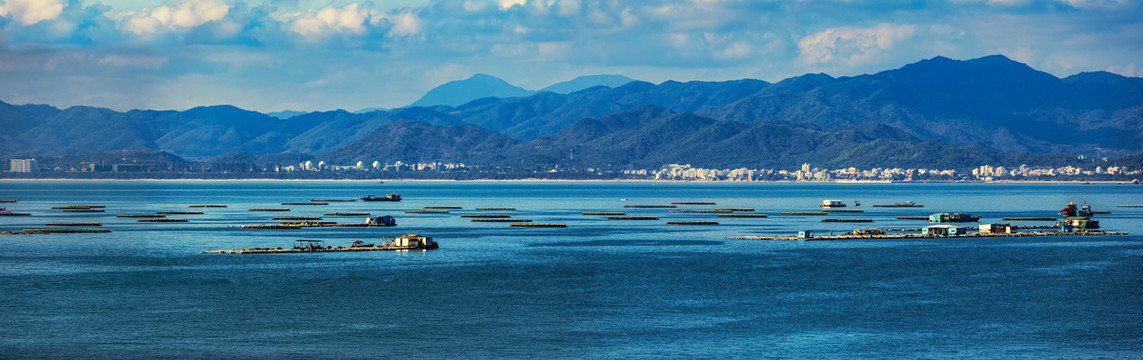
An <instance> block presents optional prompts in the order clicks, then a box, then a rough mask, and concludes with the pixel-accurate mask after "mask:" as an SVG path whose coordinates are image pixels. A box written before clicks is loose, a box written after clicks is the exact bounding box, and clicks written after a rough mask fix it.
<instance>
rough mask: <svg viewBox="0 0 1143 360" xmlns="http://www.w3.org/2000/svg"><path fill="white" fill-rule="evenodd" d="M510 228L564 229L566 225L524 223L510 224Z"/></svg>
mask: <svg viewBox="0 0 1143 360" xmlns="http://www.w3.org/2000/svg"><path fill="white" fill-rule="evenodd" d="M508 226H511V227H526V228H566V227H568V226H567V224H542V223H524V224H510V225H508Z"/></svg>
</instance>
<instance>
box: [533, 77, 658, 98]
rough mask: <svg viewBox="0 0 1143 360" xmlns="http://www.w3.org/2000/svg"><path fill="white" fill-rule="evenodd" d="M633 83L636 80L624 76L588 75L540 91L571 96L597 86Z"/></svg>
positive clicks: (617, 85)
mask: <svg viewBox="0 0 1143 360" xmlns="http://www.w3.org/2000/svg"><path fill="white" fill-rule="evenodd" d="M632 81H635V79H632V78H629V77H626V76H623V75H587V76H580V77H577V78H575V79H571V80H568V81H564V82H559V83H555V84H552V85H551V86H548V87H546V88H543V89H540V91H551V92H554V93H557V94H570V93H573V92H576V91H580V90H583V89H589V88H593V87H596V86H606V87H609V88H617V87H620V86H623V85H625V84H627V83H629V82H632Z"/></svg>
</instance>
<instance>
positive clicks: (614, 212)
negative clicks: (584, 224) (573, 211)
mask: <svg viewBox="0 0 1143 360" xmlns="http://www.w3.org/2000/svg"><path fill="white" fill-rule="evenodd" d="M581 214H582V215H588V216H592V215H605V216H623V215H627V213H624V212H617V211H589V212H584V213H581Z"/></svg>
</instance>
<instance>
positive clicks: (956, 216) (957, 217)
mask: <svg viewBox="0 0 1143 360" xmlns="http://www.w3.org/2000/svg"><path fill="white" fill-rule="evenodd" d="M979 220H980V215H976V216H972V215H969V214H965V213H962V212H960V211H957V212H951V213H937V214H932V215H929V222H940V223H944V222H977V221H979Z"/></svg>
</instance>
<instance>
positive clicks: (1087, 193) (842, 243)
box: [0, 181, 1143, 359]
mask: <svg viewBox="0 0 1143 360" xmlns="http://www.w3.org/2000/svg"><path fill="white" fill-rule="evenodd" d="M389 193H397V194H400V195H401V196H402V197H403V198H404V200H403V201H400V202H361V201H355V202H329V203H328V204H329V205H316V206H312V205H311V206H286V205H282V204H281V203H283V202H308V201H310V200H312V199H353V198H359V197H363V196H366V195H370V194H373V195H378V196H383V195H385V194H389ZM0 199H19V202H11V203H0V207H3V208H7V210H9V211H17V212H29V213H31V214H32V215H31V216H0V231H12V230H20V229H25V228H42V227H44V225H45V224H46V223H48V222H99V223H101V226H102V227H105V228H108V229H111V232H110V233H80V234H41V235H0V358H5V359H39V358H43V359H100V358H114V359H155V358H228V359H229V358H234V359H264V358H275V359H376V358H426V359H439V358H464V359H469V358H498V359H499V358H528V359H549V358H551V359H561V358H575V359H581V358H588V359H593V358H605V359H612V358H620V359H630V358H656V359H658V358H752V359H753V358H799V359H800V358H831V359H833V358H971V359H978V358H990V359H1006V358H1020V359H1029V358H1034V359H1051V358H1063V359H1089V358H1110V359H1130V358H1143V325H1141V324H1143V237H1141V236H1140V234H1143V208H1129V207H1118V205H1121V204H1143V186H1137V185H1130V184H1115V183H1100V184H1079V183H1064V184H1060V183H1018V184H993V183H888V184H886V183H847V184H841V183H707V182H704V183H686V182H497V181H473V182H459V181H458V182H454V181H437V182H412V181H410V182H405V181H384V182H383V183H382V182H378V181H4V182H0ZM827 199H831V200H841V201H843V202H845V203H846V204H847V205H848V207H847V209H861V210H863V212H861V213H831V214H829V215H824V216H822V215H810V216H794V215H781V213H782V212H790V211H818V210H820V208H819V206H818V205H819V204H821V202H822V200H827ZM904 201H914V202H916V203H917V204H923V205H924V207H922V208H875V207H872V205H874V204H892V203H899V202H904ZM672 202H713V203H715V205H694V204H681V205H677V208H673V209H669V208H629V207H626V206H627V205H668V204H671V203H672ZM854 202H860V204H861V205H860V206H854ZM1068 202H1075V203H1076V204H1080V205H1082V204H1083V203H1085V202H1086V203H1087V204H1089V205H1091V206H1092V207H1093V208H1094V209H1095V210H1108V211H1110V214H1098V215H1096V216H1095V217H1094V219H1095V220H1098V221H1099V222H1100V225H1101V226H1102V229H1103V230H1107V231H1123V232H1128V233H1129V234H1128V235H1104V236H1055V237H998V238H944V239H941V238H925V239H857V240H837V241H798V240H750V239H733V237H737V236H756V235H796V234H797V233H798V232H799V231H805V230H809V231H813V232H814V233H815V234H830V233H834V234H838V233H846V232H850V231H852V230H853V229H856V228H874V227H876V228H920V227H923V226H926V225H928V223H927V222H926V221H924V220H921V221H918V220H898V219H897V217H898V216H926V215H929V214H932V213H937V212H951V211H963V212H965V213H969V214H973V215H981V216H983V218H982V219H981V220H980V223H1001V222H1005V223H1012V224H1013V225H1051V224H1052V222H1050V221H1002V220H1001V219H1002V218H1003V217H1054V216H1056V215H1057V214H1058V212H1059V209H1061V208H1063V207H1064V206H1065V205H1066V204H1067V203H1068ZM195 204H212V205H213V204H218V205H226V207H225V208H190V207H189V206H190V205H195ZM68 205H104V206H105V208H103V209H104V210H105V211H104V212H90V213H74V212H63V211H62V210H58V209H57V210H53V209H52V207H59V206H68ZM437 206H451V207H460V209H452V210H449V213H447V214H417V213H406V211H407V210H421V209H424V208H425V207H437ZM255 208H289V209H290V211H289V212H260V211H250V209H255ZM477 208H514V210H477ZM725 208H734V209H738V212H740V213H761V214H767V215H768V217H765V218H760V217H752V218H726V217H718V216H717V213H712V212H671V211H670V210H713V209H725ZM191 210H200V211H203V214H201V215H168V217H177V218H185V219H188V221H187V222H184V223H141V222H137V219H135V218H119V217H117V215H119V214H154V213H156V212H158V211H191ZM331 212H368V213H370V214H371V215H373V216H380V215H392V216H394V217H395V218H396V219H397V223H398V225H397V226H395V227H339V228H333V227H324V228H303V229H278V230H252V229H242V228H239V227H235V225H251V224H270V223H276V222H277V221H274V220H272V219H271V218H272V217H274V216H323V217H324V220H336V221H338V222H362V221H363V220H364V217H363V216H356V217H353V216H350V217H331V216H325V215H324V214H325V213H331ZM583 212H624V213H625V214H626V215H628V216H654V217H657V218H658V219H657V220H608V219H607V217H606V216H598V215H595V216H593V215H583V214H582V213H583ZM464 214H507V215H510V216H512V217H513V218H521V219H530V220H532V222H533V223H561V224H566V225H567V227H566V228H513V227H509V225H508V224H506V223H479V222H472V221H470V219H469V218H464V217H461V215H464ZM823 218H864V219H870V220H873V222H872V223H826V222H821V220H822V219H823ZM667 221H717V222H718V224H717V225H670V224H667ZM971 225H976V224H971ZM408 233H417V234H422V235H426V236H430V237H432V238H434V240H435V241H436V242H437V243H439V244H440V249H438V250H428V251H404V252H393V251H376V252H352V253H344V252H342V253H308V254H258V255H255V254H245V255H243V254H206V253H203V251H206V250H218V249H237V248H276V247H290V246H292V245H291V244H292V243H293V241H294V240H302V239H306V240H322V241H324V242H325V244H327V245H330V246H335V247H336V246H348V245H349V244H350V243H352V242H353V241H355V240H363V241H366V242H369V243H373V242H381V241H384V240H383V239H382V238H384V237H392V236H398V235H403V234H408ZM728 237H729V238H728Z"/></svg>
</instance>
